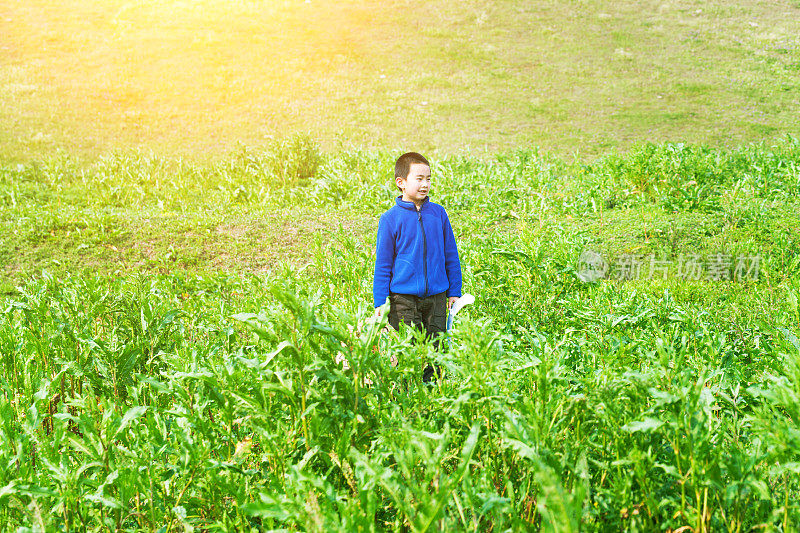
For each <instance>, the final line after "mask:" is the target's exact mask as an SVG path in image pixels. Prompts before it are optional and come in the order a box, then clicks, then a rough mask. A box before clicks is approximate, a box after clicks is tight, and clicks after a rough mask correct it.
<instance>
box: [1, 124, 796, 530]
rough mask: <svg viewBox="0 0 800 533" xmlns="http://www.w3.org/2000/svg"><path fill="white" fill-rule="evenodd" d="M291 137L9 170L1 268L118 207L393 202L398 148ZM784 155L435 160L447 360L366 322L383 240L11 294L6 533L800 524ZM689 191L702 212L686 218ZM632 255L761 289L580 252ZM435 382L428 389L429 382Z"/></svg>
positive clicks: (377, 207) (661, 149)
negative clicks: (250, 268) (683, 263)
mask: <svg viewBox="0 0 800 533" xmlns="http://www.w3.org/2000/svg"><path fill="white" fill-rule="evenodd" d="M280 143H284V144H281V145H278V144H276V146H275V147H274V151H272V152H265V153H252V152H251V151H249V150H246V149H242V150H241V152H240V153H237V154H234V155H233V156H231V158H230V159H227V160H222V161H219V162H217V163H215V164H213V165H211V166H203V165H200V164H197V163H192V162H188V161H174V160H173V161H167V160H162V159H158V158H151V157H145V156H143V155H141V154H139V155H137V154H134V155H115V156H109V157H108V158H106V159H104V160H100V161H96V162H93V163H91V164H89V165H88V166H87V165H85V164H79V163H78V162H76V161H72V160H70V159H68V158H63V159H60V160H50V161H46V162H42V163H38V164H33V165H29V166H22V167H16V166H14V167H11V166H6V167H3V169H2V172H0V175H1V176H2V181H1V182H0V184H1V186H0V198H2V199H3V200H2V204H1V205H2V223H3V225H4V228H5V229H7V230H8V231H9V232H10V233H6V237H4V244H3V247H2V249H1V250H2V254H4V257H6V258H10V257H12V256H13V255H14V254H15V253H17V252H16V251H15V249H14V247H13V246H18V245H20V246H21V245H22V243H28V245H29V246H44V247H45V248H44V249H45V250H55V248H47V246H49V245H48V244H47V239H48V237H45V235H47V234H49V232H50V231H54V232H57V231H58V230H59V228H60V227H62V226H59V224H62V225H63V224H68V225H69V224H71V226H69V227H71V228H72V231H73V234H74V232H77V231H78V228H80V232H83V233H84V234H90V235H94V237H93V238H96V239H98V242H104V241H103V238H104V237H103V232H104V231H105V232H114V231H127V228H128V226H127V225H126V217H128V216H135V215H134V214H133V213H135V212H136V211H141V212H144V213H146V215H142V216H155V213H156V212H161V213H162V215H161V216H164V217H174V218H175V219H178V217H179V216H185V217H187V220H190V221H196V220H197V219H195V218H191V217H192V216H193V215H192V214H193V212H194V211H195V210H197V209H201V208H206V207H208V208H209V209H212V210H219V211H220V212H222V211H225V210H229V209H239V211H237V212H238V213H240V214H245V213H248V212H258V210H259V209H262V208H266V206H267V205H269V206H270V208H274V209H278V210H281V209H282V210H287V211H288V210H298V211H300V212H301V213H311V212H314V211H313V210H319V209H323V210H334V211H335V212H337V213H338V212H341V213H353V212H354V211H356V210H361V211H362V212H365V213H366V215H365V216H370V217H374V216H376V215H377V214H378V213H379V212H381V211H382V210H383V209H384V208H385V206H386V205H388V202H389V201H390V199H391V197H392V195H393V194H394V193H393V192H392V190H391V188H390V186H389V184H388V183H387V182H388V181H389V180H388V175H389V174H390V172H391V164H392V154H380V153H379V154H376V153H361V152H341V153H334V154H325V153H322V152H320V151H319V150H318V149H317V148H315V147H314V145H313V143H312V142H311V141H308V140H307V139H305V140H297V139H295V140H283V141H280ZM279 155H283V156H285V159H281V157H279ZM276 161H278V163H276ZM798 161H800V146H798V144H797V142H796V141H795V140H794V139H791V138H789V139H787V140H786V141H785V142H784V143H783V144H780V145H776V146H773V147H766V146H748V147H742V148H737V149H734V150H731V151H727V152H723V151H711V150H707V149H704V148H702V147H693V146H678V145H643V146H641V147H640V148H639V149H637V150H635V151H633V152H631V153H629V154H612V155H609V156H607V157H605V158H602V159H599V160H597V161H594V162H591V163H580V162H572V163H568V162H564V161H560V160H557V159H555V158H552V157H550V156H547V155H542V154H539V153H537V152H535V151H520V152H515V153H513V154H505V155H499V156H497V157H496V158H494V159H492V160H478V159H473V158H468V157H448V158H443V159H442V160H439V161H436V162H435V163H434V166H435V168H434V176H435V179H436V180H437V183H436V187H437V189H436V192H435V200H437V201H440V202H441V203H443V204H444V205H445V206H446V207H447V208H448V212H449V213H450V214H451V218H452V219H453V220H454V224H455V226H456V229H457V232H458V233H459V246H460V252H461V256H462V261H463V268H464V274H465V280H466V288H467V289H468V290H469V291H470V292H472V293H473V294H476V295H477V296H478V301H477V303H476V305H475V306H474V307H473V308H470V309H469V310H468V311H465V315H464V316H463V317H462V318H460V319H459V321H458V323H457V327H456V330H455V331H454V332H453V335H452V343H451V348H450V349H448V350H444V351H442V352H435V351H434V350H433V349H432V347H431V346H430V345H429V344H426V343H425V342H420V340H421V339H420V338H419V335H418V334H416V333H415V332H414V331H411V330H408V329H403V330H401V331H400V332H399V333H397V334H396V333H393V332H391V333H387V332H386V331H384V329H383V328H384V326H385V323H382V322H378V323H372V322H370V321H369V320H367V319H368V318H369V317H371V316H372V309H371V306H370V305H369V302H370V299H369V296H370V287H371V271H372V266H373V256H372V246H373V243H372V241H371V239H372V238H373V237H372V235H371V234H370V235H366V236H360V235H359V234H353V233H352V232H350V231H348V230H347V229H346V228H331V229H330V230H328V231H327V233H326V234H327V235H328V237H327V238H326V239H322V238H320V239H319V240H317V241H316V242H308V243H305V246H306V257H305V260H304V261H302V262H300V263H298V264H288V263H287V264H283V265H281V266H277V267H275V268H274V269H273V270H272V271H271V272H269V273H266V274H260V275H252V274H245V273H241V272H237V273H225V272H220V271H216V272H215V271H213V269H210V268H207V267H205V268H198V269H174V268H170V269H165V270H163V271H151V272H145V273H135V272H132V271H125V270H120V271H118V272H116V273H108V274H106V273H102V272H101V273H99V274H97V273H96V274H91V275H89V274H79V273H70V272H68V271H67V270H64V271H62V272H60V273H59V274H58V275H53V274H47V273H44V274H40V275H37V276H35V277H32V278H30V279H23V280H18V282H16V281H15V283H14V285H16V287H9V288H8V289H7V292H8V295H7V297H6V298H5V301H4V302H3V304H2V306H0V311H1V313H0V365H2V372H0V389H1V390H2V392H1V393H0V411H2V413H1V414H2V417H1V419H2V424H0V465H2V468H0V524H2V525H3V529H9V530H13V529H17V528H22V530H41V531H50V530H69V531H73V530H93V531H95V530H126V531H139V530H142V531H149V530H161V531H175V530H215V531H222V530H225V531H228V530H234V529H236V530H253V529H255V530H266V529H288V530H314V531H323V530H324V531H327V530H367V531H373V530H385V529H390V530H412V531H429V530H453V529H455V530H506V529H512V530H531V529H533V530H548V531H549V530H557V531H578V530H584V531H618V530H627V531H653V530H664V531H667V530H676V529H679V528H681V527H687V529H684V531H686V530H689V529H691V530H693V531H748V530H751V529H754V528H761V529H767V530H773V531H792V530H795V529H797V528H798V527H800V506H798V503H797V501H798V497H800V481H798V480H800V476H798V474H800V468H799V467H798V465H800V426H799V425H798V423H800V411H798V405H800V341H798V337H797V336H798V333H799V332H800V329H799V328H800V317H799V316H798V304H797V296H798V293H800V284H798V281H797V279H798V278H797V275H798V261H797V252H798V251H799V250H798V244H797V239H796V236H795V235H794V233H792V231H791V228H787V224H791V223H793V222H796V220H797V216H796V213H797V211H795V208H796V205H797V193H798V179H800V177H799V176H798V170H797V169H798V166H797V165H798ZM387 169H388V170H387ZM765 169H766V170H765ZM387 173H388V174H387ZM691 181H694V182H696V184H697V187H707V189H705V190H706V193H703V194H701V195H698V196H697V202H694V201H683V200H680V199H681V198H684V196H682V194H683V192H684V191H687V190H688V189H690V188H691V187H694V186H695V185H687V183H688V182H691ZM765 183H766V185H765ZM237 190H238V191H239V192H237ZM691 194H694V193H691ZM704 195H706V196H704ZM679 200H680V201H679ZM707 200H708V201H707ZM237 206H238V207H237ZM45 213H49V217H50V218H48V216H45V215H44V214H45ZM80 217H84V218H83V219H81V218H80ZM104 217H105V218H104ZM81 220H83V221H81ZM681 225H682V226H681ZM670 228H672V230H671V231H672V233H669V231H670ZM662 229H663V230H664V231H663V232H662V234H659V233H658V232H657V231H656V230H662ZM176 231H177V230H176ZM15 232H16V233H15ZM80 232H79V233H80ZM639 232H646V233H647V234H646V235H645V236H644V237H643V236H642V235H640V233H639ZM118 242H119V241H118ZM8 243H11V244H8ZM632 244H635V245H637V246H644V247H645V248H644V250H645V251H647V252H654V253H655V252H662V251H663V252H671V251H676V252H683V251H694V250H701V251H702V250H709V251H713V250H717V249H719V248H718V247H720V246H738V247H739V248H740V249H742V250H748V251H750V252H752V253H761V254H763V255H764V258H763V265H764V270H763V272H762V273H761V275H760V276H759V278H758V279H757V280H746V281H743V282H741V283H739V282H732V281H717V282H714V281H708V280H698V281H693V280H684V279H681V278H678V277H676V276H673V275H670V276H668V277H667V279H664V280H661V279H659V280H649V279H640V280H632V281H628V282H622V281H614V280H603V281H599V282H595V283H583V282H581V281H580V280H579V279H578V277H577V276H576V273H575V271H576V268H577V260H578V257H579V256H580V254H581V252H582V251H583V250H584V249H588V248H595V249H600V250H601V251H603V252H604V253H609V254H613V253H622V252H625V251H626V250H627V249H628V248H629V247H631V245H632ZM182 253H183V252H182ZM50 270H52V269H50ZM342 358H344V359H345V360H346V361H347V363H348V365H347V368H345V366H343V365H342V364H341V363H339V362H338V361H339V360H341V359H342ZM393 358H394V359H396V360H397V365H396V366H393V365H392V364H390V361H391V360H392V359H393ZM427 361H434V362H436V363H438V364H439V365H441V366H442V367H443V368H444V369H445V376H446V378H445V379H443V380H440V381H438V382H436V383H434V384H433V385H426V384H423V383H422V382H421V374H422V373H421V370H422V368H423V366H424V364H425V363H426V362H427Z"/></svg>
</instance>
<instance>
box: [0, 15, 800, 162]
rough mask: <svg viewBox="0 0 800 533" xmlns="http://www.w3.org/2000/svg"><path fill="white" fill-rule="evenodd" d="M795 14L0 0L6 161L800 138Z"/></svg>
mask: <svg viewBox="0 0 800 533" xmlns="http://www.w3.org/2000/svg"><path fill="white" fill-rule="evenodd" d="M798 20H800V4H798V2H796V1H774V2H755V1H746V0H744V1H739V2H722V1H714V2H704V3H702V4H698V3H697V2H688V1H670V0H667V1H664V2H654V1H644V2H641V1H620V2H599V1H581V2H577V1H566V2H564V1H537V2H511V1H501V2H495V3H491V4H486V3H484V2H477V1H465V2H459V3H458V4H452V3H450V2H444V1H442V0H428V1H421V2H413V3H409V2H400V1H388V2H380V3H379V2H366V1H365V2H353V1H349V0H345V1H342V2H325V1H317V0H313V1H310V2H309V1H291V2H288V1H265V2H264V1H249V2H244V1H239V2H215V1H209V0H201V1H196V2H187V1H174V0H170V1H162V2H152V1H144V2H129V1H120V0H105V1H102V2H79V1H76V0H66V1H64V2H59V3H53V2H46V1H44V0H6V1H4V2H2V4H0V35H1V36H2V38H0V155H2V157H4V158H5V159H6V160H19V161H26V160H30V159H35V158H38V157H39V156H41V155H44V154H48V153H52V152H54V151H57V150H59V149H61V150H66V151H67V152H68V153H71V154H79V155H82V156H90V157H91V156H95V155H97V154H100V153H106V152H107V151H109V150H112V149H126V148H129V147H144V148H146V149H152V150H154V151H156V152H160V153H170V154H175V153H178V154H181V155H185V156H193V157H199V156H206V155H214V154H227V153H229V152H230V151H231V150H232V149H234V148H236V146H237V143H244V144H246V145H248V146H260V145H262V144H264V143H266V142H268V141H269V139H270V137H281V136H284V135H287V134H291V133H294V132H303V133H308V134H310V135H311V136H312V137H313V138H316V139H320V140H321V141H322V142H323V147H324V148H326V149H335V148H338V147H340V146H341V145H344V146H357V147H362V148H378V149H383V148H391V149H396V148H415V149H418V150H420V151H426V152H430V151H435V150H439V151H441V152H442V153H461V152H464V153H466V152H469V153H477V152H480V153H492V152H496V151H498V150H505V149H508V148H512V147H519V146H533V145H535V146H539V147H541V148H544V149H545V150H549V151H553V152H555V153H558V154H560V155H569V154H572V153H574V152H575V151H578V152H580V153H581V154H589V155H593V154H600V153H605V152H607V151H608V150H609V149H612V148H615V149H623V150H624V149H626V148H628V147H630V146H631V145H633V144H635V143H636V142H639V141H644V140H650V141H686V142H693V143H708V144H711V145H717V146H722V145H737V144H740V143H742V142H749V141H754V140H761V139H764V138H771V137H775V136H780V135H782V134H784V133H796V132H797V130H798V128H797V125H796V122H797V120H796V117H797V115H798V111H799V108H800V105H798V104H799V102H800V81H798V74H800V52H799V51H798V42H799V41H800V38H799V37H798V36H799V35H800V31H799V30H800V24H799V23H798Z"/></svg>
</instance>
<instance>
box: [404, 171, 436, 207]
mask: <svg viewBox="0 0 800 533" xmlns="http://www.w3.org/2000/svg"><path fill="white" fill-rule="evenodd" d="M395 182H396V183H397V186H398V187H400V189H401V190H402V191H403V200H405V201H406V202H414V203H415V204H416V205H421V204H422V201H423V200H424V199H425V197H426V196H428V192H429V191H430V188H431V167H429V166H428V165H426V164H425V163H412V164H411V165H410V167H409V169H408V176H406V177H405V178H401V177H399V176H398V177H396V178H395Z"/></svg>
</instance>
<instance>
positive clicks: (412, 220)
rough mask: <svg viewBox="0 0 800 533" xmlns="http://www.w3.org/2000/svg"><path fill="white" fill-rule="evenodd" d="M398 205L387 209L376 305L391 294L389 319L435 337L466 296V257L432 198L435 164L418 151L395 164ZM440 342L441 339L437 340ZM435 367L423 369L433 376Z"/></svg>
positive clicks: (378, 252)
mask: <svg viewBox="0 0 800 533" xmlns="http://www.w3.org/2000/svg"><path fill="white" fill-rule="evenodd" d="M394 176H395V183H396V184H397V188H398V189H400V192H402V193H403V194H402V196H398V197H397V199H396V200H395V203H396V205H395V206H394V207H392V208H391V209H389V210H388V211H386V212H385V213H384V214H383V215H381V218H380V222H379V223H378V239H377V245H376V253H375V276H374V278H373V285H372V293H373V297H374V303H375V307H376V310H377V308H378V307H380V306H381V305H383V304H384V303H386V298H387V297H388V298H389V324H391V326H392V327H393V328H394V329H398V328H399V326H400V322H405V323H406V324H408V325H412V326H414V327H417V328H419V329H421V330H423V331H424V332H425V335H426V338H428V339H431V338H433V337H435V336H437V335H438V334H439V333H441V332H443V331H444V330H445V326H446V321H447V310H448V309H449V308H450V306H451V305H452V304H453V302H454V301H456V300H457V299H458V297H459V296H461V263H460V262H459V260H458V250H457V249H456V239H455V236H454V235H453V228H452V227H451V226H450V220H449V219H448V218H447V213H445V210H444V208H443V207H442V206H440V205H438V204H435V203H433V202H431V201H430V199H429V198H428V192H429V191H430V186H431V166H430V163H428V160H427V159H425V158H424V157H423V156H421V155H420V154H418V153H416V152H408V153H406V154H403V155H401V156H400V157H399V158H398V159H397V162H396V163H395V166H394ZM434 343H435V345H436V346H437V347H438V340H434ZM432 375H433V368H432V367H431V366H428V367H427V368H425V371H424V372H423V376H422V379H423V381H429V380H430V378H431V377H432Z"/></svg>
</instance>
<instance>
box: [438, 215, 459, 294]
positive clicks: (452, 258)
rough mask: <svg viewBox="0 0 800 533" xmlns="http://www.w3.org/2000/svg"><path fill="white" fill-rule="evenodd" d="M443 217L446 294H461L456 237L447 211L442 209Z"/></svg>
mask: <svg viewBox="0 0 800 533" xmlns="http://www.w3.org/2000/svg"><path fill="white" fill-rule="evenodd" d="M442 215H443V217H444V220H443V224H442V226H443V228H444V269H445V272H447V281H448V282H449V283H450V287H449V288H448V289H447V296H456V297H458V296H461V262H460V261H459V259H458V248H457V247H456V237H455V235H453V228H452V226H450V219H449V218H448V217H447V212H445V211H444V210H443V211H442Z"/></svg>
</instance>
